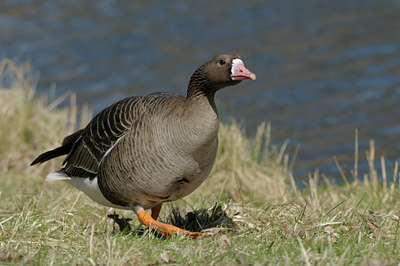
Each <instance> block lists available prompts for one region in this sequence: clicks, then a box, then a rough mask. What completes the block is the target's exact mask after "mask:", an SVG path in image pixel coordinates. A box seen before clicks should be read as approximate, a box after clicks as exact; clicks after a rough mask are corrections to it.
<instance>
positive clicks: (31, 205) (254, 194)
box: [0, 59, 400, 265]
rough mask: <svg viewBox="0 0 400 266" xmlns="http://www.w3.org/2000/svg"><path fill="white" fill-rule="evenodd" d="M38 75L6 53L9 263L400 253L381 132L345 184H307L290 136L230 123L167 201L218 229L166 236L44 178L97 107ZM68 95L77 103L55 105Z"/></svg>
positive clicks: (360, 258) (2, 83)
mask: <svg viewBox="0 0 400 266" xmlns="http://www.w3.org/2000/svg"><path fill="white" fill-rule="evenodd" d="M34 77H36V75H35V73H33V72H32V70H31V68H30V66H29V64H26V63H25V64H22V65H17V66H16V65H15V64H14V63H13V62H11V61H9V60H6V59H4V60H3V61H1V63H0V96H1V97H0V115H1V117H2V119H1V120H0V126H1V127H0V148H1V149H0V202H1V208H0V264H85V265H86V264H111V265H148V264H167V263H170V264H191V265H193V264H195V265H198V264H218V265H220V264H222V265H231V264H239V265H240V264H242V265H246V264H247V263H249V264H257V263H258V264H260V263H263V264H286V265H293V264H306V265H314V264H319V265H332V264H339V265H343V264H346V265H347V264H356V265H357V264H361V263H363V265H370V264H373V265H381V264H383V265H397V264H398V263H399V262H400V228H399V227H400V220H399V216H400V182H399V179H400V177H399V171H398V163H397V162H396V163H395V165H390V164H389V163H387V162H385V159H384V158H379V162H380V163H381V166H382V167H381V168H382V170H381V171H379V172H378V171H377V170H376V169H375V168H374V165H375V164H374V161H376V158H374V156H375V151H374V145H373V142H371V146H370V149H369V150H368V151H367V155H366V156H365V157H366V158H365V159H362V158H361V157H362V156H359V155H358V151H357V152H356V156H355V164H354V166H353V167H352V169H346V171H344V170H343V169H340V170H341V171H340V172H341V173H342V176H343V180H344V181H345V182H344V183H343V185H335V184H333V183H332V182H330V181H329V180H328V178H327V177H325V176H323V175H321V174H320V173H318V172H315V173H313V174H310V177H309V186H308V187H307V188H306V189H304V190H302V191H300V190H298V189H297V188H296V186H295V185H294V182H293V178H292V175H291V171H292V169H291V164H292V162H291V161H290V160H289V156H288V155H287V154H286V153H285V145H284V146H282V147H275V146H274V145H272V144H271V143H270V134H271V131H270V128H269V126H266V125H261V126H260V128H259V130H258V132H257V136H256V137H255V138H254V139H248V138H246V137H245V136H246V134H245V132H244V131H243V129H241V126H240V125H239V124H237V123H236V122H234V121H232V122H231V123H229V124H222V125H221V132H220V147H219V153H218V156H217V162H216V165H215V168H214V170H213V172H212V173H211V175H210V177H209V178H208V179H207V181H206V182H205V184H203V185H202V186H201V187H200V188H199V189H198V191H196V192H195V193H193V194H192V195H190V196H188V197H186V198H184V199H183V200H179V201H176V202H173V203H169V204H165V207H163V210H162V212H161V219H162V220H164V221H172V222H173V223H174V224H177V225H180V226H182V227H187V228H189V229H199V228H209V229H208V230H210V231H211V232H214V233H215V236H213V237H209V238H204V239H196V240H192V239H190V238H187V237H183V236H174V237H171V238H163V237H159V236H158V235H156V234H154V233H152V232H149V231H148V230H140V229H143V228H142V227H141V226H140V225H139V223H138V222H137V220H136V217H135V215H134V213H133V212H131V211H121V210H113V209H110V208H106V207H102V206H100V205H97V204H96V203H93V202H92V201H91V200H90V199H88V198H87V197H86V196H85V195H84V194H82V193H81V192H79V191H77V190H76V189H74V188H72V187H70V186H68V185H67V184H65V183H45V182H43V180H44V176H45V175H46V173H48V172H49V171H50V170H54V169H57V167H59V165H60V160H55V161H54V162H50V163H48V164H44V165H41V166H39V167H29V163H30V162H31V160H32V159H33V158H34V157H35V156H36V155H38V154H39V153H40V152H43V151H44V150H46V149H48V148H53V147H55V146H57V145H58V144H59V143H60V141H61V140H62V137H63V136H65V135H67V134H68V133H70V132H72V131H73V130H74V128H75V125H76V121H78V120H80V121H82V123H83V124H84V123H85V122H87V121H88V119H89V117H90V114H89V112H88V111H87V110H86V111H85V110H84V111H83V112H82V113H83V114H84V115H83V117H82V118H79V119H78V117H77V113H78V112H77V107H76V105H75V104H74V95H73V94H69V95H67V96H63V97H62V98H59V99H54V100H49V99H47V98H46V97H43V96H42V97H37V96H35V92H34V88H35V86H36V84H35V79H34ZM64 98H65V99H67V98H68V99H70V100H71V102H72V103H71V105H70V107H68V108H59V107H57V105H58V103H59V102H60V101H61V100H63V99H64ZM356 143H357V141H356ZM359 157H360V159H362V160H367V161H368V163H369V165H370V169H369V171H368V172H366V173H361V172H359V171H358V170H357V169H358V166H357V164H358V161H359ZM339 168H340V166H339ZM349 180H354V181H349ZM389 180H390V181H389ZM114 211H115V212H116V213H117V214H119V215H120V217H125V218H131V219H132V220H131V221H130V222H129V223H130V225H131V229H132V230H125V231H123V232H121V231H120V230H119V226H117V225H116V224H115V223H114V222H113V220H111V219H110V218H108V217H107V215H109V214H113V213H114Z"/></svg>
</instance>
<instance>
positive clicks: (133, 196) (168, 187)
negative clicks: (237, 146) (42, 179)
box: [32, 54, 255, 234]
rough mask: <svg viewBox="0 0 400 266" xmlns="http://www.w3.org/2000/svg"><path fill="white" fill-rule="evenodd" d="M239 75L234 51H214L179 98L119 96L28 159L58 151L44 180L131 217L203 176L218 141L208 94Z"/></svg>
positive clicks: (189, 188) (244, 75) (242, 75)
mask: <svg viewBox="0 0 400 266" xmlns="http://www.w3.org/2000/svg"><path fill="white" fill-rule="evenodd" d="M244 79H255V75H254V74H252V73H251V72H250V71H248V70H247V69H246V68H245V67H244V65H243V62H242V60H241V59H240V57H239V56H237V55H233V54H224V55H219V56H216V57H214V58H213V59H211V60H210V61H208V62H206V63H205V64H204V65H202V66H201V67H199V68H198V69H197V70H196V71H195V72H194V74H193V75H192V78H191V80H190V83H189V86H188V91H187V96H186V97H183V96H180V95H177V94H173V93H166V92H159V93H153V94H149V95H147V96H139V97H129V98H125V99H123V100H121V101H119V102H116V103H114V104H113V105H111V106H109V107H108V108H106V109H104V110H103V111H101V112H100V113H99V114H98V115H96V116H95V117H94V118H93V119H92V121H91V122H89V124H88V125H87V126H86V127H85V128H84V129H81V130H79V131H77V132H75V133H74V134H72V135H70V136H67V137H66V138H65V139H64V141H63V143H62V146H61V147H59V148H56V149H54V150H51V151H48V152H45V153H43V154H41V155H40V156H39V157H38V158H36V159H35V160H34V161H33V162H32V165H33V164H36V163H41V162H44V161H47V160H49V159H52V158H54V157H57V156H60V155H64V154H66V155H67V157H66V159H65V160H64V163H63V164H64V167H63V168H62V169H60V170H58V171H55V172H53V173H50V174H49V175H48V176H47V178H46V180H48V181H53V180H64V181H66V182H68V183H70V184H71V185H73V186H75V187H76V188H78V189H80V190H81V191H83V192H84V193H85V194H86V195H88V196H89V197H90V198H91V199H92V200H94V201H95V202H97V203H99V204H102V205H105V206H110V207H115V208H121V209H133V210H134V211H135V212H136V213H137V214H138V217H139V219H140V216H139V213H140V212H142V211H143V210H145V209H149V208H152V209H153V211H154V209H155V208H158V212H159V208H160V207H161V204H162V203H163V202H167V201H173V200H177V199H180V198H182V197H184V196H186V195H188V194H190V193H191V192H193V191H194V190H195V189H196V188H197V187H198V186H200V184H201V183H202V182H203V181H204V179H205V178H206V177H207V176H208V175H209V173H210V171H211V169H212V167H213V165H214V161H215V157H216V153H217V146H218V114H217V109H216V106H215V102H214V94H215V92H216V91H217V90H219V89H221V88H223V87H226V86H230V85H235V84H237V83H239V82H240V81H241V80H244ZM141 214H143V213H141ZM143 215H145V214H143ZM143 215H142V216H143ZM155 216H158V213H157V215H155ZM143 217H144V216H143ZM143 217H142V218H143ZM153 218H155V219H156V218H157V217H153ZM150 219H152V218H150ZM143 221H144V219H141V222H142V223H143ZM151 222H152V224H154V222H156V223H160V222H157V221H155V220H153V221H151ZM160 224H161V223H160ZM163 225H164V224H163ZM168 226H170V225H168ZM161 227H162V226H161V225H160V227H159V228H161ZM171 230H172V229H171ZM160 231H161V232H163V230H162V228H161V229H160ZM172 231H182V230H172ZM163 233H165V234H168V233H169V231H168V232H163Z"/></svg>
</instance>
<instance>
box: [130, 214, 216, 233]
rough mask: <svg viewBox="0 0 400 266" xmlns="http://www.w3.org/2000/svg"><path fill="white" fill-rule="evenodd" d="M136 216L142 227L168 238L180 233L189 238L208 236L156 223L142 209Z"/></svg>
mask: <svg viewBox="0 0 400 266" xmlns="http://www.w3.org/2000/svg"><path fill="white" fill-rule="evenodd" d="M160 208H161V206H160ZM137 216H138V220H139V222H140V223H141V224H143V225H144V226H147V227H150V228H154V229H156V230H157V231H159V232H160V233H162V234H163V235H165V236H169V235H171V234H173V233H181V234H184V235H187V236H191V237H193V238H197V237H206V236H209V234H206V233H199V232H190V231H187V230H183V229H181V228H179V227H176V226H173V225H171V224H165V223H162V222H159V221H156V220H154V219H153V217H152V216H151V215H150V214H148V213H146V212H145V211H144V210H143V209H140V210H139V211H138V213H137Z"/></svg>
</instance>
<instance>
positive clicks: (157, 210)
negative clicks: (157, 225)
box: [151, 203, 162, 220]
mask: <svg viewBox="0 0 400 266" xmlns="http://www.w3.org/2000/svg"><path fill="white" fill-rule="evenodd" d="M161 205H162V203H160V204H158V205H157V206H154V207H153V208H151V218H153V219H154V220H157V218H158V215H159V214H160V211H161Z"/></svg>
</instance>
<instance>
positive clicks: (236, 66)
mask: <svg viewBox="0 0 400 266" xmlns="http://www.w3.org/2000/svg"><path fill="white" fill-rule="evenodd" d="M231 72H232V74H231V78H232V80H245V79H251V80H255V79H256V75H255V74H254V73H251V72H250V70H248V69H247V68H246V67H245V66H244V64H243V61H242V60H240V59H233V61H232V70H231Z"/></svg>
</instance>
